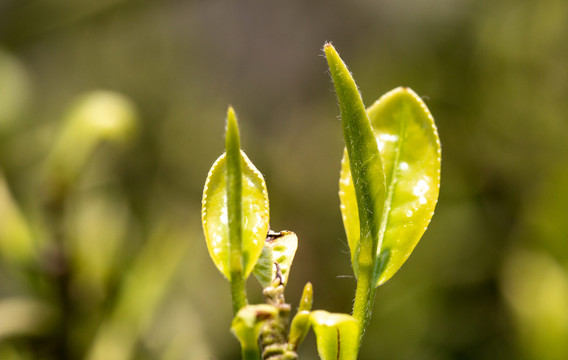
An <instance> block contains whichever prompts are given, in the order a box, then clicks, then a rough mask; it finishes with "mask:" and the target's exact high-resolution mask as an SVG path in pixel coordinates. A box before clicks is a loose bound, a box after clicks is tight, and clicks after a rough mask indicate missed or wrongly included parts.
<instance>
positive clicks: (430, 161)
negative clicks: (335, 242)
mask: <svg viewBox="0 0 568 360" xmlns="http://www.w3.org/2000/svg"><path fill="white" fill-rule="evenodd" d="M367 112H368V114H369V117H370V119H371V125H372V127H373V131H374V134H375V138H376V142H377V144H378V148H379V151H380V153H381V158H382V161H383V166H384V172H385V176H386V185H387V192H386V198H385V205H384V209H385V212H384V214H383V216H382V219H381V227H380V229H381V231H380V233H379V246H378V248H377V256H378V257H379V261H378V262H377V265H376V268H375V278H376V285H377V286H378V285H381V284H383V283H384V282H386V281H387V280H388V279H390V278H391V277H392V276H393V275H394V274H395V273H396V272H397V271H398V269H399V268H400V267H401V266H402V264H403V263H404V262H405V261H406V259H407V258H408V257H409V256H410V254H411V253H412V250H413V249H414V247H415V246H416V244H417V243H418V241H419V240H420V238H421V237H422V234H423V233H424V231H425V230H426V227H427V226H428V224H429V222H430V220H431V218H432V215H433V214H434V208H435V206H436V202H437V200H438V192H439V188H440V165H441V148H440V141H439V138H438V132H437V130H436V126H435V124H434V120H433V118H432V115H431V114H430V112H429V111H428V108H427V107H426V105H425V104H424V102H423V101H422V100H421V99H420V98H419V97H418V96H417V95H416V94H415V93H414V92H413V91H412V90H411V89H409V88H403V87H400V88H397V89H394V90H392V91H390V92H389V93H387V94H385V95H384V96H382V97H381V98H380V99H379V100H378V101H377V102H375V103H374V104H373V105H372V106H371V107H370V108H369V109H368V110H367ZM339 187H340V199H341V210H342V215H343V221H344V225H345V228H346V232H347V237H348V239H349V244H350V246H351V244H356V243H357V242H358V237H359V228H358V227H359V222H358V221H357V220H356V219H357V218H358V208H356V207H355V206H356V205H357V202H356V200H355V198H356V196H355V188H354V186H353V180H352V178H351V171H350V168H349V159H348V157H346V156H345V155H344V158H343V162H342V168H341V177H340V182H339Z"/></svg>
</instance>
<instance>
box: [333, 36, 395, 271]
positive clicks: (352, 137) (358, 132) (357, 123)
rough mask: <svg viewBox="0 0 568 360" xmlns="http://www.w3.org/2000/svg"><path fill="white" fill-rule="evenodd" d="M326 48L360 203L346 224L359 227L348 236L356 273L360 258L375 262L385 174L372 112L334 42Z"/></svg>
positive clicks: (366, 262) (368, 265)
mask: <svg viewBox="0 0 568 360" xmlns="http://www.w3.org/2000/svg"><path fill="white" fill-rule="evenodd" d="M324 51H325V54H326V57H327V62H328V65H329V70H330V73H331V77H332V78H333V83H334V85H335V92H336V94H337V98H338V100H339V107H340V112H341V124H342V126H343V138H344V139H345V148H346V153H347V157H348V158H349V159H350V164H349V166H350V172H351V174H352V177H353V181H351V183H350V184H351V187H352V188H353V192H354V193H356V194H357V196H354V197H353V199H354V200H353V204H356V206H357V209H358V213H357V214H358V216H357V218H356V219H355V218H350V219H349V224H346V225H348V226H349V227H348V228H347V227H346V229H347V233H348V234H349V233H352V234H353V233H354V232H355V230H353V228H354V227H355V229H357V228H358V229H360V231H359V230H357V231H356V233H357V236H356V237H353V236H351V237H349V238H348V242H349V248H350V250H351V261H352V264H353V270H354V272H355V275H357V274H358V272H359V265H363V264H360V263H361V262H364V265H365V267H366V268H371V267H372V266H373V264H374V263H375V254H376V251H377V247H378V246H379V230H380V224H381V215H382V213H383V208H384V206H385V175H384V173H383V165H382V161H381V157H380V155H379V149H378V147H377V142H376V140H375V136H374V134H373V129H372V128H371V123H370V120H369V116H368V115H367V112H366V110H365V106H364V105H363V100H362V99H361V94H360V93H359V90H357V86H356V85H355V81H354V80H353V77H352V76H351V74H350V73H349V70H348V69H347V66H346V65H345V63H344V62H343V60H341V58H340V57H339V54H338V53H337V51H336V50H335V48H334V47H333V46H332V45H331V44H329V43H328V44H326V45H325V47H324ZM353 204H351V205H353ZM343 211H344V212H347V213H348V214H353V210H352V209H350V208H347V209H345V206H344V209H343Z"/></svg>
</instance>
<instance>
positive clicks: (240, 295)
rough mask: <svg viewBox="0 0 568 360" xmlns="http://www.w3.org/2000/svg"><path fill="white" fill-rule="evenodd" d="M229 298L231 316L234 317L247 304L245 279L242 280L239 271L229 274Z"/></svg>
mask: <svg viewBox="0 0 568 360" xmlns="http://www.w3.org/2000/svg"><path fill="white" fill-rule="evenodd" d="M231 298H232V300H233V314H234V315H236V314H237V312H239V310H240V309H241V308H242V307H244V306H246V305H247V303H248V301H247V293H246V289H245V279H243V274H242V272H240V271H237V272H231Z"/></svg>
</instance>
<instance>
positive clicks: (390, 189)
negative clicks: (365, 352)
mask: <svg viewBox="0 0 568 360" xmlns="http://www.w3.org/2000/svg"><path fill="white" fill-rule="evenodd" d="M407 112H408V106H407V104H406V102H403V109H402V111H401V112H400V115H399V116H400V118H399V121H398V122H399V123H400V130H399V138H398V144H397V146H396V150H395V159H394V161H393V165H392V166H393V167H392V174H391V176H390V179H389V180H390V181H388V182H387V184H388V186H387V192H386V196H385V204H384V208H383V215H382V217H381V224H380V227H379V241H378V244H377V251H376V254H377V256H376V259H379V257H380V255H381V253H382V250H383V249H382V247H383V241H384V237H385V232H386V229H387V225H388V222H389V219H390V213H391V205H392V198H393V196H394V190H395V188H396V184H397V182H398V178H399V176H398V175H399V171H400V169H399V166H398V164H399V162H400V154H401V152H402V148H403V143H404V141H403V139H404V135H405V132H406V122H405V121H403V119H404V118H405V116H404V115H405V114H406V113H407ZM384 164H385V162H384V161H383V166H384ZM381 265H382V264H380V263H379V262H378V261H377V263H376V264H375V271H376V270H377V269H378V267H379V266H381ZM383 271H384V270H383ZM381 275H382V273H379V274H375V276H376V279H375V283H378V281H379V279H380V277H381Z"/></svg>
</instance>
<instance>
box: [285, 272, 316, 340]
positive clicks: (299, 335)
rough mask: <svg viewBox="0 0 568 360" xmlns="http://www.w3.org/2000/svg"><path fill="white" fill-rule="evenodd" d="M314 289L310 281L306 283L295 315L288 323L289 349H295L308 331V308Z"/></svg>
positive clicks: (309, 307)
mask: <svg viewBox="0 0 568 360" xmlns="http://www.w3.org/2000/svg"><path fill="white" fill-rule="evenodd" d="M313 296H314V289H313V287H312V284H311V283H307V284H306V286H304V291H302V298H301V300H300V306H299V307H298V312H297V313H296V316H294V318H293V319H292V323H291V325H290V336H289V337H288V344H289V347H290V350H292V351H296V350H297V349H298V346H299V345H300V344H301V343H302V341H304V338H305V337H306V335H307V334H308V331H310V310H312V300H313Z"/></svg>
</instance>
